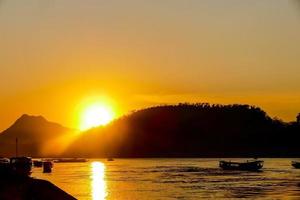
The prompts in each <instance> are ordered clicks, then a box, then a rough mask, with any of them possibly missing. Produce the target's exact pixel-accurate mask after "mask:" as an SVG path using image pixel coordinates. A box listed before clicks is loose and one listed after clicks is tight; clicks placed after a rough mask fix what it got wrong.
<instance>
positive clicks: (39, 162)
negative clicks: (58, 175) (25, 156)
mask: <svg viewBox="0 0 300 200" xmlns="http://www.w3.org/2000/svg"><path fill="white" fill-rule="evenodd" d="M32 163H33V166H34V167H43V161H42V160H32Z"/></svg>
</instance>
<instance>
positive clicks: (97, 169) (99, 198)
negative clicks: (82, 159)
mask: <svg viewBox="0 0 300 200" xmlns="http://www.w3.org/2000/svg"><path fill="white" fill-rule="evenodd" d="M106 190H107V186H106V182H105V165H104V164H103V163H101V162H93V163H92V195H93V200H105V199H106V196H107V191H106Z"/></svg>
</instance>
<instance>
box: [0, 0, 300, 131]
mask: <svg viewBox="0 0 300 200" xmlns="http://www.w3.org/2000/svg"><path fill="white" fill-rule="evenodd" d="M0 67H1V71H0V72H1V73H0V91H1V94H0V95H1V98H0V130H3V129H5V128H6V127H7V126H9V125H10V124H11V123H12V122H13V121H14V120H15V119H16V118H17V117H19V115H21V114H22V113H28V114H34V115H43V116H45V117H46V118H47V119H49V120H52V121H56V122H59V123H61V124H63V125H65V126H70V127H77V122H76V120H77V114H76V112H77V111H76V109H77V107H78V104H80V102H82V101H84V100H85V99H86V98H91V97H94V96H97V95H100V96H106V98H109V99H110V101H112V103H113V104H114V107H116V110H117V112H118V115H121V114H124V113H127V112H129V111H130V110H132V109H138V108H142V107H146V106H151V105H157V104H164V103H177V102H197V101H201V102H211V103H225V104H228V103H247V104H255V105H257V106H260V107H262V108H263V109H264V110H266V111H267V112H268V114H269V115H271V116H272V117H275V116H277V117H279V118H281V119H284V120H286V121H289V120H293V119H294V118H295V116H296V114H297V113H298V112H300V3H299V2H297V1H296V0H242V1H241V0H118V1H117V0H109V1H106V0H103V1H100V0H81V1H79V0H26V1H20V0H0Z"/></svg>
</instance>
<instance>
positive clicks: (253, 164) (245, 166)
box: [219, 160, 264, 171]
mask: <svg viewBox="0 0 300 200" xmlns="http://www.w3.org/2000/svg"><path fill="white" fill-rule="evenodd" d="M263 164H264V161H262V160H247V161H245V162H232V161H224V160H221V161H220V162H219V166H220V168H222V169H223V170H241V171H259V170H261V169H262V167H263Z"/></svg>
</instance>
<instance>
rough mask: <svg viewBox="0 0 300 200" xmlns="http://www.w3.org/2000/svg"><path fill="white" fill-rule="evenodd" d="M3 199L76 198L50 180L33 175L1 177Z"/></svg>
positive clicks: (60, 199) (0, 187)
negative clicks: (33, 176)
mask: <svg viewBox="0 0 300 200" xmlns="http://www.w3.org/2000/svg"><path fill="white" fill-rule="evenodd" d="M0 199H1V200H75V199H76V198H74V197H73V196H71V195H70V194H68V193H66V192H65V191H63V190H62V189H60V188H58V187H57V186H55V185H54V184H52V183H51V182H49V181H46V180H41V179H35V178H31V177H11V176H7V177H6V176H4V177H1V178H0Z"/></svg>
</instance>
